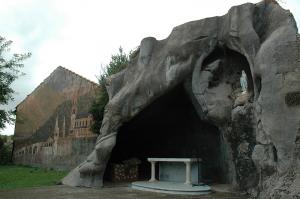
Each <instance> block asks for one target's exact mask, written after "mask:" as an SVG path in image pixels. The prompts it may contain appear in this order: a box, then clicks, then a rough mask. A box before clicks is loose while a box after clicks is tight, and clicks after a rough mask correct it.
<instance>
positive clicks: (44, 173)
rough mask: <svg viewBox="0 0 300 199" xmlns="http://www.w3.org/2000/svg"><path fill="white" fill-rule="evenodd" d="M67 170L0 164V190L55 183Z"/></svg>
mask: <svg viewBox="0 0 300 199" xmlns="http://www.w3.org/2000/svg"><path fill="white" fill-rule="evenodd" d="M66 174H67V172H63V171H53V170H46V169H39V168H32V167H23V166H0V190H1V189H15V188H22V187H38V186H47V185H55V184H56V183H58V182H59V181H60V179H61V178H63V177H64V176H65V175H66Z"/></svg>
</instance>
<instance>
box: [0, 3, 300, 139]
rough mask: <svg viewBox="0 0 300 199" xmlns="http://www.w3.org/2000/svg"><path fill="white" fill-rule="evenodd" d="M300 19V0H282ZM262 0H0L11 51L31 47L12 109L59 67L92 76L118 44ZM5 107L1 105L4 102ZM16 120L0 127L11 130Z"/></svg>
mask: <svg viewBox="0 0 300 199" xmlns="http://www.w3.org/2000/svg"><path fill="white" fill-rule="evenodd" d="M281 1H282V3H281V5H282V6H283V7H284V8H285V9H289V10H291V12H292V13H293V14H294V17H295V19H296V21H297V23H298V24H300V0H281ZM246 2H252V3H257V2H259V1H258V0H256V1H254V0H225V1H224V0H209V1H200V0H185V1H182V0H151V1H149V0H127V1H124V0H0V5H1V6H0V35H1V36H2V37H5V38H6V39H8V40H12V41H13V44H12V45H11V52H12V53H26V52H31V53H32V56H31V57H30V58H29V59H27V60H26V61H25V62H24V64H25V66H24V68H22V72H24V73H25V74H26V75H24V76H22V77H20V78H19V79H17V80H16V81H15V82H14V84H13V88H14V90H15V91H16V93H15V95H14V99H15V100H14V101H12V102H10V103H9V104H8V105H7V106H5V107H4V108H5V109H14V108H15V107H16V106H17V104H19V103H20V102H21V101H22V100H23V99H24V98H25V97H26V96H27V95H28V94H30V93H31V92H32V91H33V90H34V88H35V87H37V86H38V85H39V84H40V83H41V82H42V81H43V80H44V79H45V78H46V77H47V76H48V75H49V74H50V73H51V72H52V71H53V70H54V69H55V68H56V67H58V66H63V67H66V68H68V69H70V70H72V71H74V72H76V73H78V74H80V75H82V76H84V77H86V78H88V79H90V80H92V81H94V82H97V78H96V76H98V75H99V74H100V71H101V66H105V65H106V64H107V63H108V62H109V60H110V57H111V55H112V54H116V53H117V52H118V48H119V47H120V46H122V47H123V49H124V50H125V52H129V51H130V50H131V49H135V48H136V47H137V46H139V44H140V41H141V40H142V39H143V38H144V37H148V36H152V37H155V38H156V39H158V40H160V39H164V38H166V37H167V36H168V35H169V34H170V33H171V31H172V29H173V27H175V26H178V25H180V24H182V23H185V22H188V21H192V20H199V19H202V18H206V17H212V16H220V15H224V14H226V13H227V11H228V10H229V9H230V7H231V6H234V5H239V4H242V3H246ZM1 108H2V107H1ZM13 132H14V125H8V126H7V128H5V129H3V130H2V131H0V134H5V135H11V134H13Z"/></svg>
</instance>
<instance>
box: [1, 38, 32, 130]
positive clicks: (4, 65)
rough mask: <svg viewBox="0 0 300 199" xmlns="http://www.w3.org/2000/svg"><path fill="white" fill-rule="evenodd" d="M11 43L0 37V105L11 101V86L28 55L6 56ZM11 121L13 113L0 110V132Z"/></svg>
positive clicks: (19, 73)
mask: <svg viewBox="0 0 300 199" xmlns="http://www.w3.org/2000/svg"><path fill="white" fill-rule="evenodd" d="M11 44H12V41H10V40H6V39H5V38H4V37H1V36H0V105H6V104H8V103H9V102H10V101H12V100H13V96H12V95H13V93H14V90H13V89H12V87H11V84H12V83H13V82H14V81H15V80H16V79H17V78H18V77H19V76H20V75H22V74H23V73H22V72H21V71H20V68H22V67H23V66H24V64H23V63H22V62H23V61H24V60H25V59H26V58H28V57H30V55H31V54H30V53H25V54H13V55H10V56H9V55H8V52H9V50H10V48H9V47H10V45H11ZM12 121H13V111H8V110H4V109H0V130H1V129H3V128H4V127H5V124H6V123H9V122H12Z"/></svg>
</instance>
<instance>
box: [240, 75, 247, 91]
mask: <svg viewBox="0 0 300 199" xmlns="http://www.w3.org/2000/svg"><path fill="white" fill-rule="evenodd" d="M240 84H241V87H242V92H243V93H245V92H247V88H248V85H247V76H246V73H245V71H242V76H241V78H240Z"/></svg>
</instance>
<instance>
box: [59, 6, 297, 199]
mask: <svg viewBox="0 0 300 199" xmlns="http://www.w3.org/2000/svg"><path fill="white" fill-rule="evenodd" d="M299 55H300V37H299V35H298V30H297V26H296V23H295V20H294V18H293V15H292V14H291V13H290V12H289V11H288V10H284V9H283V8H281V7H280V6H279V5H278V4H277V3H275V2H273V1H263V2H260V3H258V4H251V3H247V4H243V5H240V6H235V7H232V8H231V9H230V10H229V12H228V13H227V14H226V15H224V16H221V17H212V18H207V19H202V20H199V21H192V22H188V23H185V24H183V25H180V26H177V27H175V28H174V29H173V31H172V32H171V34H170V35H169V37H168V38H166V39H164V40H160V41H158V40H156V39H155V38H152V37H149V38H145V39H143V40H142V42H141V44H140V47H139V49H138V51H137V53H136V56H134V57H133V58H132V60H131V62H130V64H129V66H128V67H127V68H126V69H125V70H123V71H122V72H120V73H118V74H116V75H114V76H112V77H111V78H110V79H109V80H108V81H107V89H108V92H109V97H110V100H109V103H108V105H107V106H106V110H105V115H104V120H103V123H102V127H101V130H100V135H99V137H98V140H97V144H96V146H95V149H94V151H93V152H92V153H91V155H90V156H89V157H88V158H87V160H86V161H85V162H83V163H82V164H81V165H79V166H78V167H77V168H75V169H74V170H73V171H71V172H70V174H69V175H68V176H66V177H65V178H64V180H63V183H64V184H67V185H73V186H87V187H101V186H102V185H103V182H102V179H103V174H104V171H105V167H106V164H107V162H108V159H109V157H110V153H111V151H112V149H113V147H114V146H115V144H116V135H117V132H118V129H119V128H120V127H121V126H122V124H123V123H124V122H127V121H129V120H131V119H132V118H133V117H134V116H136V115H137V114H138V113H139V112H141V111H142V110H143V109H144V108H145V107H147V106H148V105H149V104H151V103H152V102H153V101H154V100H155V99H157V98H158V97H159V96H162V95H163V94H164V93H166V92H167V91H169V90H170V89H172V88H174V87H175V86H176V85H178V84H181V83H186V85H187V86H185V89H186V90H187V92H188V93H190V97H191V98H193V102H194V106H195V109H196V110H197V113H198V115H199V116H200V118H201V120H205V121H208V122H210V123H213V124H214V125H216V126H217V127H218V129H219V130H220V132H221V133H222V135H223V137H224V143H225V145H226V146H227V147H226V148H227V150H228V158H229V160H230V161H231V163H230V164H229V167H230V168H229V170H230V171H231V173H230V176H231V178H232V181H231V183H232V184H234V185H235V186H237V187H239V188H240V190H243V191H247V192H248V193H250V194H251V195H252V197H253V198H276V199H279V198H282V199H283V198H300V173H299V171H300V155H299V154H300V64H299V63H300V56H299ZM242 70H244V71H245V73H246V75H247V84H248V87H247V95H243V96H241V95H240V93H241V90H240V86H239V79H240V77H241V72H242ZM188 82H189V83H188Z"/></svg>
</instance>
